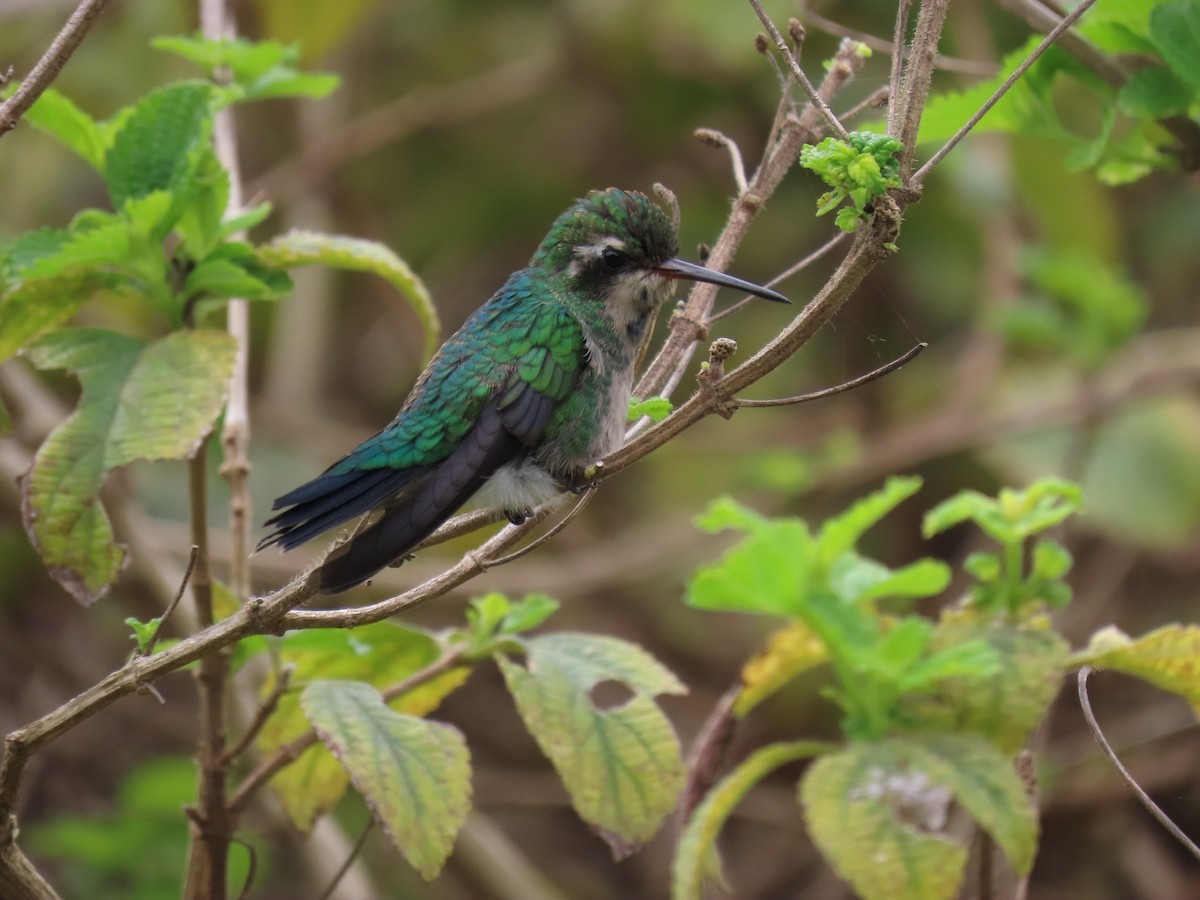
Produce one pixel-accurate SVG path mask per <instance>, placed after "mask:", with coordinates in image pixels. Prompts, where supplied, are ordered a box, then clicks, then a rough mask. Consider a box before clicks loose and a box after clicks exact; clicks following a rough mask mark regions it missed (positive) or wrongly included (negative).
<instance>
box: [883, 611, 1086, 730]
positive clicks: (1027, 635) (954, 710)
mask: <svg viewBox="0 0 1200 900" xmlns="http://www.w3.org/2000/svg"><path fill="white" fill-rule="evenodd" d="M973 640H979V641H983V642H984V643H985V644H986V645H987V646H988V647H989V648H991V650H992V652H993V653H995V654H996V656H997V658H998V659H999V661H1000V667H1001V670H1002V672H1003V677H996V676H994V675H989V676H987V677H979V676H975V677H969V676H958V677H950V678H944V679H941V680H940V681H939V682H938V684H937V688H936V690H934V691H933V692H932V693H930V694H916V695H911V696H909V697H907V698H906V700H905V702H906V704H907V705H908V706H909V708H910V709H912V711H913V715H914V716H915V717H916V718H917V720H918V722H919V723H920V724H922V725H927V726H932V727H935V728H936V729H937V730H939V731H955V732H975V733H977V734H982V735H984V736H985V737H987V738H988V739H989V740H990V741H992V743H994V744H996V746H997V747H999V748H1000V749H1001V750H1002V751H1003V752H1005V753H1016V751H1017V750H1019V749H1020V748H1021V747H1022V746H1023V745H1024V744H1025V741H1026V740H1027V739H1028V738H1029V735H1030V734H1031V733H1032V732H1033V730H1034V729H1035V728H1037V726H1038V724H1039V723H1040V722H1041V721H1042V718H1043V717H1044V716H1045V715H1046V710H1047V709H1048V708H1049V706H1050V704H1051V703H1052V702H1053V701H1054V698H1055V697H1056V696H1057V695H1058V691H1059V688H1060V686H1061V685H1062V679H1063V674H1064V673H1065V672H1066V670H1067V663H1068V657H1069V654H1070V647H1069V646H1068V645H1067V643H1066V641H1064V640H1063V639H1062V638H1061V637H1059V636H1058V634H1057V633H1056V632H1055V631H1054V630H1053V629H1051V628H1050V627H1049V621H1048V620H1047V619H1046V618H1045V617H1039V618H1037V619H1033V620H1030V621H1028V622H1021V623H1018V624H1011V623H1009V622H1007V621H1005V620H1000V619H997V618H995V617H992V616H987V615H983V614H981V613H980V611H979V610H978V608H977V607H962V608H952V609H948V610H946V611H944V612H943V613H942V616H941V618H940V620H939V621H938V624H937V627H936V628H935V629H934V632H933V637H932V639H931V640H930V649H931V650H932V651H940V650H944V649H946V648H949V647H955V646H961V645H962V644H964V643H966V642H967V641H973Z"/></svg>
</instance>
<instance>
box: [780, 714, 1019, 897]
mask: <svg viewBox="0 0 1200 900" xmlns="http://www.w3.org/2000/svg"><path fill="white" fill-rule="evenodd" d="M800 795H801V799H802V801H803V803H804V808H805V815H806V819H807V821H808V826H809V831H810V833H811V834H812V837H813V840H814V842H815V843H816V845H817V847H818V848H819V849H820V850H821V852H822V853H823V854H824V855H825V857H826V859H828V860H829V862H830V864H831V865H832V866H833V868H834V869H835V870H836V871H837V872H838V874H839V875H841V876H842V877H843V878H845V879H846V880H847V881H849V882H850V883H851V884H852V885H853V886H854V888H855V890H856V891H858V893H859V894H861V895H862V896H863V897H864V898H865V900H877V898H879V900H885V898H886V900H942V898H950V897H953V896H954V895H955V892H956V891H957V889H958V884H959V881H960V880H961V877H962V870H963V866H964V864H965V863H966V858H967V853H966V850H965V848H963V847H962V846H960V845H959V844H958V843H957V842H956V841H954V840H953V838H951V836H950V834H949V833H948V832H947V830H946V820H947V815H948V811H949V807H950V803H951V800H952V799H954V800H957V801H958V802H959V804H961V805H962V806H963V808H964V809H966V811H967V812H968V813H970V815H971V816H972V818H974V819H975V821H976V822H978V823H979V824H980V825H981V826H982V827H983V828H984V830H986V831H987V832H988V833H989V834H991V835H992V837H993V838H994V839H995V840H996V843H997V844H998V845H999V846H1000V847H1001V849H1002V850H1004V852H1005V854H1006V855H1007V856H1008V857H1009V859H1010V861H1011V862H1012V864H1013V867H1014V868H1015V869H1016V870H1017V872H1018V873H1021V874H1024V873H1027V872H1028V871H1029V869H1030V867H1031V866H1032V863H1033V854H1034V851H1035V849H1036V840H1037V819H1036V817H1035V815H1034V811H1033V808H1032V805H1031V804H1030V802H1029V798H1028V797H1027V796H1026V794H1025V789H1024V787H1023V786H1022V784H1021V781H1020V779H1018V778H1017V776H1016V774H1015V773H1014V772H1013V769H1012V766H1011V763H1010V762H1009V760H1008V759H1006V758H1005V757H1004V756H1003V755H1002V754H1001V753H1000V752H999V751H998V750H997V749H996V748H995V747H993V746H992V745H991V744H989V743H988V742H987V741H985V740H983V739H982V738H978V737H974V736H970V735H930V736H922V737H912V738H905V739H899V738H897V739H892V740H887V741H880V742H876V743H862V744H853V745H851V746H850V747H848V748H847V749H845V750H843V751H841V752H840V753H835V754H830V755H828V756H824V757H822V758H821V759H818V760H817V761H816V762H815V763H814V764H813V765H812V766H811V767H810V768H809V770H808V771H807V772H806V773H805V775H804V778H803V779H802V780H801V784H800Z"/></svg>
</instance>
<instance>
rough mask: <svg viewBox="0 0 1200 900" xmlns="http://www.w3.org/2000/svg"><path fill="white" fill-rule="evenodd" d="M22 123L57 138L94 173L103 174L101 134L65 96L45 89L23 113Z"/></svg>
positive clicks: (102, 142) (92, 120)
mask: <svg viewBox="0 0 1200 900" xmlns="http://www.w3.org/2000/svg"><path fill="white" fill-rule="evenodd" d="M25 121H26V122H28V123H29V124H30V125H32V126H33V127H34V128H36V129H37V130H38V131H43V132H45V133H46V134H48V135H50V136H52V137H54V138H57V139H58V140H59V141H61V142H62V143H63V144H64V145H65V146H66V147H67V149H69V150H71V151H73V152H74V153H76V154H78V155H79V156H81V157H82V158H83V160H84V161H85V162H87V163H88V165H90V166H91V167H92V168H93V169H95V170H96V171H97V172H103V171H104V154H105V151H106V150H107V149H108V142H107V141H106V140H105V135H104V133H103V131H102V130H101V128H100V126H98V125H97V124H96V121H95V120H94V119H93V118H92V117H91V116H89V115H88V114H87V113H85V112H84V111H83V110H82V109H80V108H79V107H78V106H76V105H75V103H74V101H72V100H70V99H69V98H68V97H67V96H66V95H64V94H61V93H59V92H58V91H57V90H55V89H54V88H47V89H46V90H45V91H44V92H43V93H42V95H41V96H40V97H38V98H37V100H36V101H35V102H34V104H33V106H31V107H30V108H29V109H28V111H26V113H25Z"/></svg>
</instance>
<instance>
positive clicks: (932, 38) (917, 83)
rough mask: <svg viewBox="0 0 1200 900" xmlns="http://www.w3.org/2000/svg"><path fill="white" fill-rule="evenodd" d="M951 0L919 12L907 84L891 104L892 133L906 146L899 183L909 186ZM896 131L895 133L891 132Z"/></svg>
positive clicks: (938, 0)
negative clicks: (909, 177) (892, 114)
mask: <svg viewBox="0 0 1200 900" xmlns="http://www.w3.org/2000/svg"><path fill="white" fill-rule="evenodd" d="M949 7H950V0H925V2H923V3H922V4H921V10H920V12H918V13H917V27H916V31H915V32H914V33H913V41H912V47H911V49H910V52H909V56H908V60H907V64H906V65H905V67H904V81H903V84H902V85H901V88H900V95H899V96H894V97H892V99H891V102H892V103H894V104H895V105H896V110H895V112H896V115H895V118H894V119H893V118H892V116H891V115H890V114H889V116H888V128H889V134H891V135H892V137H894V138H898V139H899V141H900V143H901V144H903V145H904V147H903V148H902V149H901V151H900V180H901V181H903V182H905V183H908V176H909V175H910V174H911V173H912V165H913V154H914V152H915V151H916V145H917V130H918V129H919V128H920V125H921V113H922V112H924V110H925V101H926V100H928V99H929V85H930V83H931V82H932V80H933V64H934V61H935V60H936V59H937V50H938V40H939V39H940V38H941V36H942V26H943V25H944V24H945V22H946V12H947V10H948V9H949ZM893 128H894V129H895V130H894V131H893V130H891V129H893Z"/></svg>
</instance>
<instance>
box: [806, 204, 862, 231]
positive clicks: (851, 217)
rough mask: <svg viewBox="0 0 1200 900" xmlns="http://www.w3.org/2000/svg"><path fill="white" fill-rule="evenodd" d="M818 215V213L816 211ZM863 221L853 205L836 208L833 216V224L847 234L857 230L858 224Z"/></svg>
mask: <svg viewBox="0 0 1200 900" xmlns="http://www.w3.org/2000/svg"><path fill="white" fill-rule="evenodd" d="M817 215H820V213H817ZM862 223H863V214H862V213H861V212H859V211H858V210H857V209H855V208H854V207H853V206H844V207H842V208H841V209H839V210H838V212H837V215H836V216H834V217H833V224H834V225H836V226H837V227H838V229H839V230H840V231H844V232H846V233H847V234H854V232H856V231H858V226H859V225H861V224H862Z"/></svg>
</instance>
